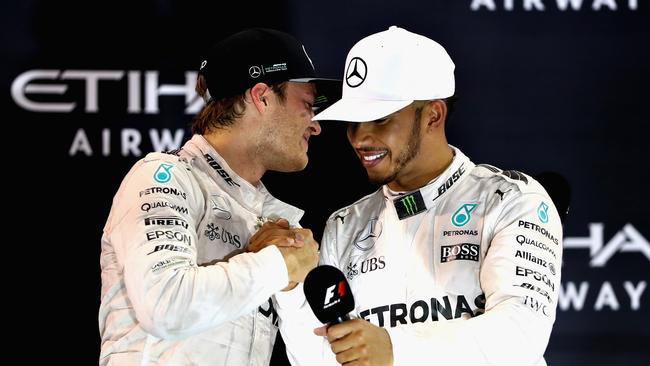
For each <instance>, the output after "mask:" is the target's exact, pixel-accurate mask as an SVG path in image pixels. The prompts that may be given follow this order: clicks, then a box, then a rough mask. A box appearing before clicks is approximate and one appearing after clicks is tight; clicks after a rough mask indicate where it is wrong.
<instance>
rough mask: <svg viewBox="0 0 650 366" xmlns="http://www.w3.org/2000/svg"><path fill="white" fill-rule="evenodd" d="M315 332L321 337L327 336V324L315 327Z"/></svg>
mask: <svg viewBox="0 0 650 366" xmlns="http://www.w3.org/2000/svg"><path fill="white" fill-rule="evenodd" d="M314 334H316V335H317V336H320V337H325V336H327V325H323V326H322V327H318V328H314Z"/></svg>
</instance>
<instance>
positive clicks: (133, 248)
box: [99, 135, 303, 366]
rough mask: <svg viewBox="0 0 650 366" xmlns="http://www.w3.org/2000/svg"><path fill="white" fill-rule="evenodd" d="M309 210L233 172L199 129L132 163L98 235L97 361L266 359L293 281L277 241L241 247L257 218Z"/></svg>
mask: <svg viewBox="0 0 650 366" xmlns="http://www.w3.org/2000/svg"><path fill="white" fill-rule="evenodd" d="M302 214H303V211H301V210H299V209H297V208H295V207H292V206H289V205H287V204H285V203H283V202H280V201H279V200H277V199H275V198H274V197H272V196H271V195H270V194H269V193H268V192H267V191H266V189H265V188H264V186H263V185H262V184H261V183H260V185H259V187H253V186H252V185H251V184H249V183H248V182H246V181H245V180H244V179H242V178H241V177H239V176H237V175H236V174H235V173H234V172H233V171H232V170H231V169H230V168H229V167H228V165H227V164H226V162H225V161H224V160H223V159H222V158H221V157H220V156H219V155H218V154H217V152H216V151H215V150H214V149H213V148H212V147H211V146H210V145H209V144H208V143H207V141H206V140H205V139H204V138H203V137H202V136H199V135H195V136H194V137H193V138H192V139H191V140H190V141H188V142H187V143H186V144H185V145H184V146H183V148H182V149H181V150H179V151H175V152H172V154H163V153H151V154H148V155H147V156H146V157H145V158H144V159H142V160H140V161H139V162H137V163H136V164H135V165H134V167H133V168H132V169H131V171H130V172H129V173H128V175H127V176H126V177H125V178H124V180H123V181H122V184H121V186H120V188H119V191H118V192H117V194H116V195H115V198H114V199H113V206H112V209H111V213H110V216H109V218H108V221H107V223H106V226H105V228H104V235H103V237H102V253H101V259H100V261H101V267H102V291H101V306H100V309H99V328H100V333H101V337H102V346H101V355H100V362H99V364H100V365H163V364H164V365H217V366H226V365H228V366H232V365H235V366H238V365H247V366H248V365H255V366H257V365H268V364H269V361H270V358H271V352H272V349H273V343H274V341H275V335H276V332H277V313H276V312H275V309H274V308H273V303H272V301H271V300H270V297H271V295H273V294H274V293H275V292H277V291H280V290H281V289H283V288H284V287H285V286H287V284H288V274H287V267H286V265H285V263H284V259H283V257H282V255H281V254H280V251H279V250H278V249H277V247H275V246H270V247H267V248H265V249H263V250H261V251H260V252H258V253H241V252H242V251H243V249H244V247H245V246H246V245H247V243H248V240H249V238H250V237H251V236H252V234H253V233H254V232H255V231H256V230H257V229H256V224H257V223H258V219H259V218H264V217H265V216H269V215H277V216H280V217H284V218H287V219H288V220H289V222H290V223H291V224H292V225H298V220H299V219H300V218H301V217H302Z"/></svg>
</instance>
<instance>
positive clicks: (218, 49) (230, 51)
mask: <svg viewBox="0 0 650 366" xmlns="http://www.w3.org/2000/svg"><path fill="white" fill-rule="evenodd" d="M199 73H200V74H201V75H203V76H204V77H205V80H206V83H207V87H208V92H209V94H210V95H209V98H211V99H214V100H218V99H222V98H228V97H232V96H235V95H238V94H242V93H243V92H244V91H245V90H246V89H248V88H250V87H252V86H253V85H255V84H257V83H260V82H261V83H266V84H269V85H272V84H277V83H281V82H284V81H295V82H314V83H315V84H316V90H317V93H318V95H317V97H316V101H315V103H314V104H315V105H316V104H318V106H319V107H325V106H326V105H329V104H332V103H334V102H336V101H337V100H338V99H340V98H341V89H342V84H341V81H340V80H336V79H328V78H320V77H318V76H317V75H316V70H315V68H314V65H313V64H312V62H311V59H310V58H309V56H308V55H307V51H306V50H305V46H303V45H302V44H301V43H300V42H299V41H298V40H297V39H296V38H295V37H293V36H292V35H290V34H288V33H285V32H281V31H278V30H275V29H268V28H251V29H247V30H244V31H241V32H239V33H236V34H233V35H231V36H229V37H227V38H225V39H223V40H221V41H220V42H218V43H216V44H215V45H214V46H213V47H212V48H210V50H209V51H208V55H207V57H206V58H205V59H204V60H203V62H202V63H201V67H200V69H199ZM209 98H208V99H209Z"/></svg>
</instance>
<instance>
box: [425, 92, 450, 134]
mask: <svg viewBox="0 0 650 366" xmlns="http://www.w3.org/2000/svg"><path fill="white" fill-rule="evenodd" d="M423 112H424V116H425V118H426V119H427V128H433V129H436V128H439V127H441V126H442V125H443V122H444V121H445V118H446V116H447V105H446V104H445V102H444V101H442V100H440V99H436V100H432V101H429V102H428V103H427V104H426V105H425V107H424V111H423Z"/></svg>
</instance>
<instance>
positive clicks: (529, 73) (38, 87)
mask: <svg viewBox="0 0 650 366" xmlns="http://www.w3.org/2000/svg"><path fill="white" fill-rule="evenodd" d="M240 3H241V2H234V3H230V4H228V7H230V8H231V9H232V10H231V11H226V10H225V5H224V4H222V3H220V2H217V1H211V2H200V1H194V0H183V1H172V0H151V1H144V2H133V1H119V0H118V1H112V2H106V3H93V2H86V1H56V2H51V1H38V0H22V1H20V2H14V3H13V4H9V3H6V2H5V3H3V5H2V8H3V10H2V12H1V14H2V15H0V17H1V20H2V21H1V22H0V23H1V24H2V27H3V28H4V29H3V31H2V35H3V36H2V42H3V44H2V49H3V54H4V57H3V58H2V61H1V62H2V63H3V67H2V78H3V79H2V80H3V88H4V91H5V94H4V95H5V98H3V111H4V115H5V122H6V124H5V126H6V128H7V127H8V128H11V131H15V133H13V134H6V135H5V136H7V138H11V139H13V142H17V143H19V146H20V148H19V149H18V151H17V152H18V154H12V155H13V156H9V157H7V158H8V159H9V160H10V161H11V160H18V164H23V163H24V164H28V165H29V166H28V167H27V168H18V169H16V171H17V172H21V173H22V174H25V173H27V172H29V174H28V175H27V176H26V177H25V178H26V179H30V181H31V182H34V184H33V185H32V186H31V187H27V186H26V185H25V181H26V180H23V179H21V178H22V177H19V180H18V181H19V182H20V183H18V184H15V185H13V187H14V188H13V189H10V190H8V191H7V192H10V191H11V192H13V191H21V192H24V194H25V197H29V202H28V204H27V205H25V206H23V209H28V211H27V210H25V214H26V215H25V218H26V220H25V221H29V222H31V223H32V224H33V223H37V222H39V223H40V224H39V226H38V227H39V228H40V229H41V230H43V231H40V232H36V231H34V229H35V228H32V230H31V231H32V233H31V235H30V234H28V233H30V232H29V231H26V230H25V231H23V232H24V233H25V234H24V235H22V236H20V238H21V239H19V240H20V243H18V244H19V245H18V247H19V248H21V249H22V248H30V249H31V248H32V247H33V248H34V249H32V250H30V251H29V252H28V253H26V254H27V256H28V257H27V258H25V261H26V262H27V263H30V265H29V267H28V268H30V269H29V270H32V269H33V270H34V271H36V275H37V276H41V277H42V281H39V282H37V283H34V284H32V285H30V286H29V288H28V289H27V290H25V289H23V292H25V295H27V293H30V294H31V296H35V297H34V303H35V304H38V305H39V306H40V307H41V308H42V309H46V311H37V312H35V313H36V314H31V315H29V316H28V317H27V318H26V319H25V321H26V322H27V323H30V324H34V326H33V327H30V329H37V330H42V331H43V332H44V333H45V334H43V336H40V335H38V334H37V335H36V336H35V337H34V338H35V339H41V340H45V341H46V342H48V343H50V344H53V345H54V346H55V349H56V350H58V351H57V352H55V353H54V354H50V355H48V357H52V356H54V357H57V358H58V357H61V358H63V357H65V358H66V359H70V360H74V362H75V363H79V364H94V363H96V362H97V355H98V352H99V351H98V350H99V336H98V331H97V317H96V316H97V308H98V305H99V287H100V276H99V249H100V245H99V239H100V235H101V230H102V227H103V224H104V221H105V219H106V216H107V214H108V210H109V207H110V203H111V199H112V195H113V194H114V192H115V191H116V189H117V187H118V184H119V182H120V180H121V178H122V176H123V175H124V174H125V173H126V172H127V170H128V168H129V167H130V166H131V164H133V163H134V162H135V161H136V160H137V159H139V158H141V157H142V156H143V155H144V154H146V152H148V151H151V150H168V149H174V148H177V147H179V146H180V145H181V144H182V142H183V141H185V140H186V139H188V138H189V135H188V125H189V122H190V119H191V116H192V114H193V113H195V112H197V111H198V110H199V109H200V107H201V103H202V102H201V101H200V100H199V99H197V98H196V96H195V95H194V92H193V88H194V80H195V77H196V71H195V70H196V69H197V67H198V66H199V64H200V61H201V55H202V52H203V51H204V50H205V49H206V47H207V45H208V44H209V43H211V41H213V40H216V39H219V38H221V37H222V36H224V35H227V34H230V33H231V32H234V31H236V30H240V29H242V28H243V27H247V26H267V27H275V28H279V29H283V30H287V31H289V32H291V33H294V34H296V35H297V36H298V38H300V39H301V40H302V41H303V42H304V43H305V45H306V47H307V50H308V52H309V54H310V56H311V58H312V59H313V61H314V63H315V64H316V67H317V68H318V69H320V70H321V71H323V72H324V73H325V74H326V75H328V76H334V77H340V76H341V74H342V71H343V68H344V65H343V63H344V60H345V56H346V53H347V50H348V49H349V48H350V47H351V46H352V45H353V44H354V42H356V41H357V40H358V39H360V38H362V37H363V36H366V35H368V34H370V33H373V32H377V31H381V30H384V29H387V28H388V27H389V26H390V25H399V26H402V27H404V28H407V29H409V30H412V31H415V32H418V33H421V34H424V35H427V36H430V37H431V38H433V39H435V40H438V41H439V42H440V43H442V44H443V45H445V46H446V48H447V50H448V51H449V53H450V54H451V56H452V58H453V59H454V60H455V62H456V66H457V68H456V75H457V91H458V96H459V98H460V99H459V104H458V110H457V112H456V113H455V115H454V116H453V118H452V120H451V121H450V123H449V127H448V132H449V136H450V141H451V142H452V143H453V144H455V145H456V146H458V147H460V148H461V149H462V150H463V151H464V152H465V153H466V154H467V155H468V156H469V157H470V158H471V159H472V160H473V161H474V162H476V163H490V164H493V165H495V166H498V167H500V168H503V169H517V170H520V171H523V172H526V173H528V174H530V175H536V174H539V173H540V172H543V171H555V172H558V173H560V174H562V175H563V176H564V177H566V179H567V180H568V181H569V182H570V185H571V187H572V192H573V194H572V198H571V211H570V213H569V215H568V218H567V220H566V222H565V226H564V230H565V236H566V239H565V242H564V246H565V252H564V263H563V268H562V269H563V277H562V283H561V284H560V286H561V293H560V302H559V311H558V316H557V321H556V324H555V328H554V332H553V336H552V337H551V341H550V345H549V347H548V350H547V353H546V357H547V361H548V362H549V364H551V365H575V364H580V365H615V364H626V365H641V364H644V365H647V364H648V360H650V353H649V352H650V351H649V350H648V344H650V320H648V319H649V317H648V315H647V314H648V312H649V311H650V300H649V298H650V289H648V282H650V244H649V242H648V240H649V239H650V208H649V207H648V205H649V203H650V200H649V199H648V196H647V195H646V193H645V192H644V188H645V189H647V184H648V183H647V181H648V180H649V179H648V178H650V177H649V174H648V157H649V156H650V154H649V152H650V149H649V148H648V146H649V144H648V131H649V128H648V123H649V122H650V109H649V108H648V101H647V99H648V96H649V95H650V94H649V93H648V85H650V78H649V76H650V47H648V40H649V39H650V17H649V16H648V15H649V8H650V3H649V2H648V1H646V0H638V1H637V0H608V1H605V0H483V1H479V0H454V1H441V0H426V1H424V0H420V1H410V0H403V1H388V0H381V1H377V0H375V1H356V2H348V1H342V0H341V1H338V0H330V1H327V2H309V1H275V2H262V3H259V4H254V3H249V2H246V4H245V5H244V4H240ZM223 72H228V70H223ZM323 128H324V129H323V133H322V135H321V136H320V137H318V138H316V139H313V140H312V141H313V143H312V144H311V146H310V156H311V161H310V166H309V167H308V168H307V169H306V170H305V171H304V172H300V173H296V174H292V175H281V174H269V175H268V176H267V177H266V180H265V181H266V183H267V186H268V187H269V189H270V190H271V192H273V193H274V194H275V195H276V196H278V197H280V198H282V199H284V200H286V201H288V202H290V203H293V204H295V205H297V206H299V207H302V208H304V209H306V211H307V213H306V215H305V218H304V221H303V224H304V225H305V226H307V227H311V228H312V229H313V230H314V232H315V234H316V236H317V237H318V238H320V235H321V231H322V228H323V224H324V221H325V219H326V217H327V216H328V215H329V214H330V213H331V212H332V211H334V210H335V209H336V208H339V207H341V206H344V205H346V204H349V203H351V202H353V201H354V200H356V199H357V198H359V197H360V196H361V195H363V194H366V193H368V192H370V191H371V190H373V189H374V188H373V187H371V186H370V185H368V184H367V183H366V176H365V173H364V171H363V169H362V168H361V166H360V164H359V163H358V162H357V160H356V157H354V155H353V153H352V150H351V149H350V148H349V147H348V145H347V142H346V140H345V132H344V131H345V130H344V125H343V124H337V123H332V124H329V123H328V124H325V125H324V126H323ZM9 136H11V137H9ZM11 146H13V145H11ZM18 156H19V157H20V158H19V157H18ZM18 166H20V165H18ZM21 186H24V187H25V189H27V188H29V191H26V190H25V191H24V190H21V189H20V187H21ZM34 187H36V188H34ZM319 187H325V189H322V188H319ZM34 209H36V210H38V211H36V210H34ZM18 212H22V211H20V209H16V213H18ZM36 215H39V216H40V217H39V218H36V217H34V216H36ZM32 243H33V244H32ZM513 244H515V243H513ZM32 255H34V256H36V257H33V258H32V257H29V256H32ZM32 286H34V287H32ZM17 293H21V294H22V292H17ZM69 331H72V332H74V334H75V335H76V336H75V337H73V338H70V337H66V338H65V339H61V338H60V337H59V336H58V335H59V334H63V333H66V334H68V333H67V332H69ZM37 332H38V331H37ZM59 339H60V340H59ZM274 363H275V364H278V365H280V364H282V357H280V356H277V357H275V358H274Z"/></svg>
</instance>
